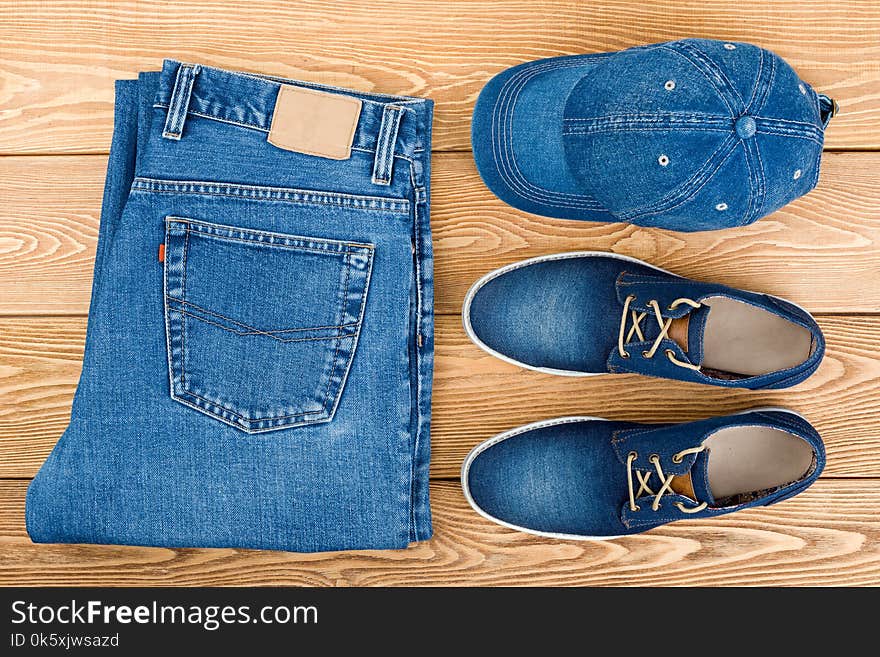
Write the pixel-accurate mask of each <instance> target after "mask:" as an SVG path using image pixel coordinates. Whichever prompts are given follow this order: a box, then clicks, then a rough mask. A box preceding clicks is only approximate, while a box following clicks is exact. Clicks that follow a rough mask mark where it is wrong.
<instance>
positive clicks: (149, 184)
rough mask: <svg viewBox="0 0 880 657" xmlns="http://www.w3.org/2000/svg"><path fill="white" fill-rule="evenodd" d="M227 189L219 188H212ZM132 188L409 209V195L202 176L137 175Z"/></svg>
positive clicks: (357, 207)
mask: <svg viewBox="0 0 880 657" xmlns="http://www.w3.org/2000/svg"><path fill="white" fill-rule="evenodd" d="M221 189H222V190H228V193H227V192H220V191H215V190H221ZM131 191H133V192H154V193H164V194H196V195H203V196H228V197H232V198H242V199H248V200H254V201H283V202H289V203H300V204H303V205H336V206H340V207H344V208H353V209H356V210H379V211H390V212H408V211H409V199H405V198H386V197H382V196H362V195H355V194H344V193H340V192H325V191H317V190H307V189H296V188H292V187H268V186H261V185H246V184H239V183H225V182H210V181H202V180H161V179H158V178H145V177H142V176H139V177H137V178H135V179H134V181H133V182H132V186H131Z"/></svg>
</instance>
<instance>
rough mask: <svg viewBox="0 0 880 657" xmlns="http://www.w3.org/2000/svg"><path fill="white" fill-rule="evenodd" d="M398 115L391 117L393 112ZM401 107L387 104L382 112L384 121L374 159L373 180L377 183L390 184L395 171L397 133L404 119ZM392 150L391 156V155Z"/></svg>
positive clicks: (380, 128)
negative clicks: (394, 154)
mask: <svg viewBox="0 0 880 657" xmlns="http://www.w3.org/2000/svg"><path fill="white" fill-rule="evenodd" d="M392 112H393V113H394V114H395V115H396V116H394V117H393V118H391V113H392ZM400 112H401V108H400V107H397V106H396V105H387V106H386V107H385V109H384V110H383V112H382V121H381V123H380V125H379V139H378V141H377V144H376V155H375V157H374V159H373V175H372V182H373V184H375V185H388V184H390V183H391V176H392V173H393V172H394V156H393V152H394V147H395V144H396V142H397V134H398V131H399V130H400V122H401V120H402V118H403V117H402V115H401V113H400ZM389 152H391V154H392V155H391V157H389Z"/></svg>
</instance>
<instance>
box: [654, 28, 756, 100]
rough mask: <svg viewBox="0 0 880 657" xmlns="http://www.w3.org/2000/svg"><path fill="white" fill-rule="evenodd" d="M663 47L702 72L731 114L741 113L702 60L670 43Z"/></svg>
mask: <svg viewBox="0 0 880 657" xmlns="http://www.w3.org/2000/svg"><path fill="white" fill-rule="evenodd" d="M663 48H664V49H665V50H668V51H669V52H672V53H675V54H676V55H678V56H679V57H681V58H682V59H684V60H685V61H686V62H688V63H689V64H690V65H691V66H693V67H694V68H695V69H696V70H697V71H698V72H699V73H700V75H702V76H703V77H704V78H705V79H706V81H707V82H708V83H709V84H710V85H711V87H712V88H713V89H714V90H715V93H716V94H717V96H718V98H719V100H721V102H722V103H724V106H725V107H727V111H728V112H730V114H731V116H737V115H738V114H739V112H738V111H737V109H736V108H735V107H734V106H733V105H731V100H732V99H730V98H728V97H727V95H726V93H725V92H724V91H723V90H722V89H721V88H720V87H719V86H718V84H717V82H716V81H715V80H713V79H712V78H711V76H710V75H709V74H708V73H707V72H706V71H705V70H704V69H703V66H702V65H701V64H702V62H699V61H695V60H694V59H692V58H691V57H689V56H688V55H689V53H687V52H683V51H681V50H679V49H678V48H672V47H670V46H669V45H664V46H663ZM739 100H740V102H742V98H740V99H739Z"/></svg>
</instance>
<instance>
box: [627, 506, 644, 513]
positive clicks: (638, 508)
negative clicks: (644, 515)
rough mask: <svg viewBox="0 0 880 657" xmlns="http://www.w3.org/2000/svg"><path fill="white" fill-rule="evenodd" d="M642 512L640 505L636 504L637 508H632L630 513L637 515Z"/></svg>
mask: <svg viewBox="0 0 880 657" xmlns="http://www.w3.org/2000/svg"><path fill="white" fill-rule="evenodd" d="M641 510H642V507H640V506H639V505H638V504H636V506H635V508H632V507H631V508H630V511H632V512H633V513H635V512H636V511H641Z"/></svg>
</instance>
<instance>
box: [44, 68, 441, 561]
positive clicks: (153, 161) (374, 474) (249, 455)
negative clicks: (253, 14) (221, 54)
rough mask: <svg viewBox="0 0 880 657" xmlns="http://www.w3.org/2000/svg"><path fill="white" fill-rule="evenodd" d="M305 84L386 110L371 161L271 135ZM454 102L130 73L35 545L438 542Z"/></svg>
mask: <svg viewBox="0 0 880 657" xmlns="http://www.w3.org/2000/svg"><path fill="white" fill-rule="evenodd" d="M281 83H285V84H292V85H299V86H303V87H309V88H318V89H323V90H324V91H329V92H332V93H337V94H347V95H350V96H354V97H357V98H359V99H360V100H361V101H362V108H361V113H360V117H359V120H358V123H357V126H356V129H355V132H354V137H353V147H352V152H351V156H350V158H348V159H344V160H335V159H328V158H323V157H317V156H312V155H305V154H302V153H299V152H294V151H290V150H284V149H281V148H278V147H276V146H273V145H272V144H269V143H268V142H267V133H268V131H269V127H270V123H271V120H272V115H273V110H274V106H275V99H276V96H277V94H278V91H279V88H280V84H281ZM432 109H433V105H432V102H431V101H430V100H424V99H417V98H406V97H396V96H381V95H374V94H363V93H355V92H349V91H344V90H337V89H329V88H326V87H319V86H318V85H312V84H306V83H301V82H293V81H287V80H280V79H276V78H268V77H262V76H256V75H251V74H239V73H232V72H227V71H221V70H218V69H214V68H210V67H206V66H201V67H199V66H190V65H181V64H179V63H178V62H173V61H167V62H165V65H164V67H163V70H162V72H161V73H144V74H141V75H140V77H139V79H138V80H136V81H135V80H131V81H120V82H119V83H117V99H116V125H115V131H114V137H113V144H112V149H111V154H110V163H109V167H108V172H107V185H106V190H105V195H104V206H103V210H102V215H101V226H100V235H99V240H98V249H97V256H96V261H95V277H94V285H93V290H92V301H91V310H90V313H89V323H88V332H87V339H86V349H85V357H84V363H83V372H82V377H81V379H80V383H79V387H78V389H77V393H76V396H75V399H74V403H73V411H72V414H71V420H70V426H69V427H68V429H67V431H66V432H65V433H64V435H63V436H62V438H61V439H60V440H59V442H58V444H57V445H56V447H55V449H54V450H53V452H52V454H51V455H50V456H49V458H48V459H47V461H46V463H45V464H44V465H43V467H42V468H41V469H40V471H39V473H38V474H37V476H36V478H35V479H34V480H33V482H32V483H31V485H30V488H29V490H28V496H27V528H28V532H29V534H30V536H31V537H32V539H33V540H34V541H37V542H77V543H80V542H82V543H117V544H138V545H158V546H204V547H212V546H232V547H243V548H267V549H285V550H296V551H315V550H335V549H353V548H377V549H378V548H402V547H406V546H407V545H408V544H409V543H411V542H413V541H421V540H425V539H427V538H429V537H430V536H431V531H432V530H431V517H430V509H429V504H428V461H429V450H430V448H429V422H430V396H431V376H432V367H433V345H434V338H433V310H432V308H433V297H432V289H433V278H432V271H433V260H432V251H431V237H430V226H429V222H428V209H429V205H428V200H429V196H428V194H429V180H430V151H431V120H432ZM160 245H163V247H164V259H163V261H161V262H160V257H159V249H160Z"/></svg>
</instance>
